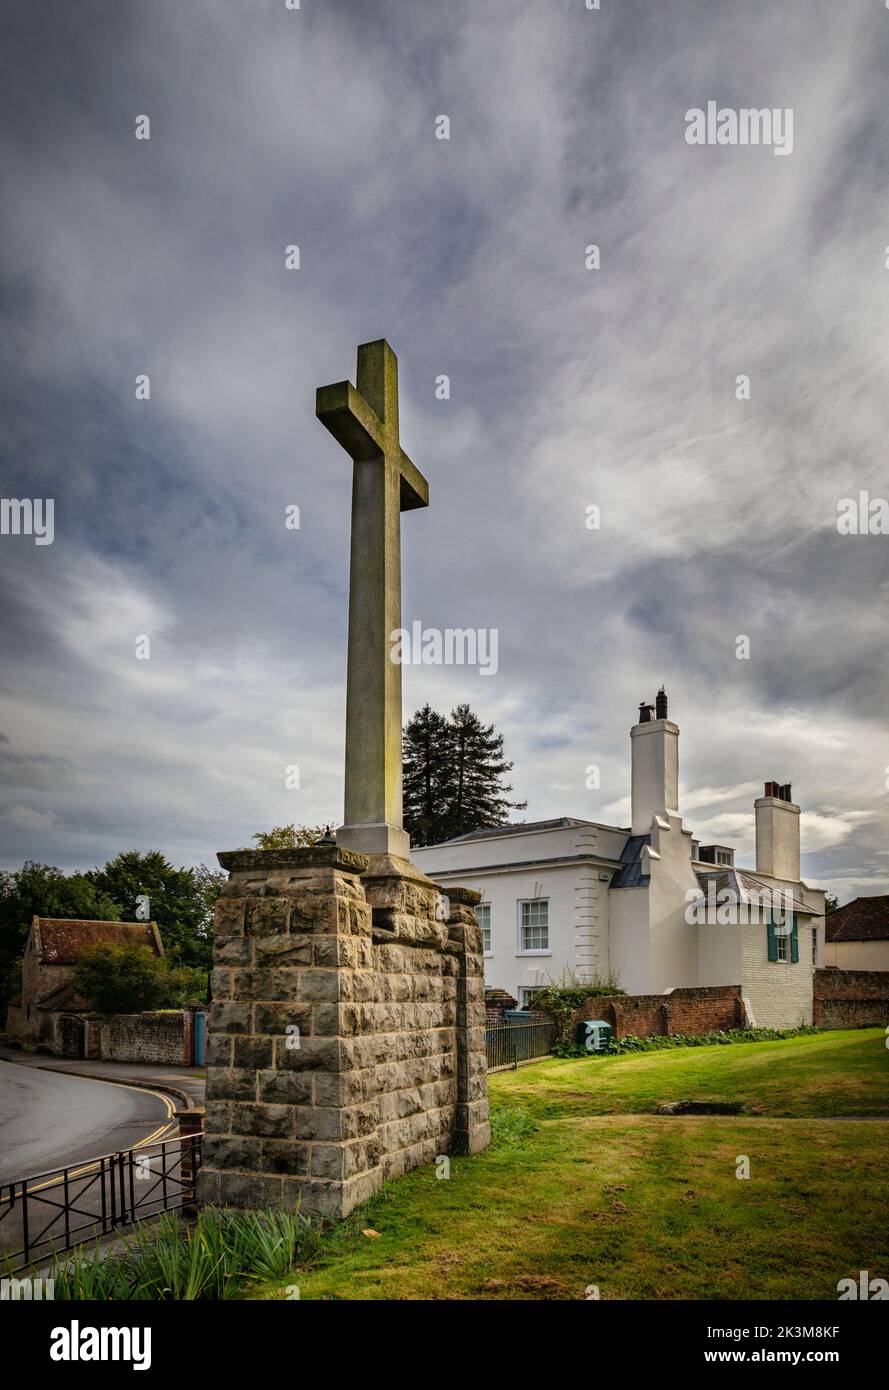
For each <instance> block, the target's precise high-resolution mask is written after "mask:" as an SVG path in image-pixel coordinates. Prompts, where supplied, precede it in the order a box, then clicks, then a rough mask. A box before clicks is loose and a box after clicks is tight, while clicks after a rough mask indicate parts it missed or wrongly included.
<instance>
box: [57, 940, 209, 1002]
mask: <svg viewBox="0 0 889 1390" xmlns="http://www.w3.org/2000/svg"><path fill="white" fill-rule="evenodd" d="M73 982H74V986H75V988H76V989H77V991H78V993H80V994H82V995H84V996H85V998H87V999H89V1001H90V1003H91V1004H92V1006H93V1008H94V1009H96V1010H97V1011H98V1012H99V1013H101V1014H136V1013H141V1011H142V1010H143V1009H175V1008H181V1006H182V1005H183V1004H184V1003H185V1001H186V1000H187V999H191V998H195V997H196V996H199V995H201V994H202V993H203V988H204V985H205V983H206V976H205V975H204V974H203V973H202V972H200V971H198V970H192V969H188V968H187V967H185V966H182V965H177V964H171V963H170V962H169V961H168V960H166V959H165V958H164V957H163V956H156V955H155V954H154V952H153V951H152V950H151V949H150V947H148V946H131V945H129V944H121V945H119V946H118V945H114V944H111V943H107V942H101V943H98V944H97V945H95V946H91V947H90V948H89V949H88V950H86V951H84V953H83V956H82V957H81V959H80V960H79V961H78V962H77V964H76V966H75V967H74V972H73Z"/></svg>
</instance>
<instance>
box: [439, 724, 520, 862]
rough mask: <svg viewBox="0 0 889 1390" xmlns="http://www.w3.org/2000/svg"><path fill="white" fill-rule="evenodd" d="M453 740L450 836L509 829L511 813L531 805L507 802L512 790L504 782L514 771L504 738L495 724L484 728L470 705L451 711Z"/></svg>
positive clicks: (484, 725) (485, 725)
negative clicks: (495, 730) (504, 748)
mask: <svg viewBox="0 0 889 1390" xmlns="http://www.w3.org/2000/svg"><path fill="white" fill-rule="evenodd" d="M451 740H452V745H453V753H452V756H453V759H454V782H455V787H454V797H453V801H452V803H451V807H450V812H449V820H450V834H451V836H452V837H453V836H454V835H465V834H467V833H468V832H469V831H470V830H485V829H488V828H490V827H493V826H496V825H505V824H506V821H507V820H508V818H509V812H510V811H524V809H525V807H526V806H527V805H528V803H527V801H507V799H506V793H507V792H511V791H512V787H511V786H504V785H503V784H502V779H503V777H504V776H505V775H506V773H507V772H511V771H512V766H513V765H512V763H510V762H507V761H506V760H505V758H504V757H503V735H502V734H497V733H495V732H494V725H493V724H483V723H482V721H481V720H480V719H479V717H478V715H477V714H473V712H472V710H471V709H470V708H469V706H468V705H458V706H457V708H456V709H455V710H452V711H451Z"/></svg>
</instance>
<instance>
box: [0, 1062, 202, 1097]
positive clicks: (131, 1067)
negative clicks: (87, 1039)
mask: <svg viewBox="0 0 889 1390" xmlns="http://www.w3.org/2000/svg"><path fill="white" fill-rule="evenodd" d="M0 1061H5V1062H14V1063H16V1065H18V1066H23V1067H36V1068H37V1069H38V1070H39V1071H54V1072H67V1073H68V1074H69V1075H70V1076H82V1077H94V1078H95V1079H96V1080H98V1081H114V1082H116V1083H117V1084H118V1085H123V1086H136V1087H139V1088H140V1089H142V1090H149V1091H166V1092H167V1094H169V1095H171V1096H173V1097H174V1099H175V1100H176V1101H177V1102H178V1103H179V1106H180V1107H181V1108H182V1109H184V1110H190V1109H191V1108H192V1107H194V1106H199V1105H203V1104H204V1092H205V1089H206V1072H205V1071H203V1070H202V1069H201V1068H200V1067H175V1066H158V1065H154V1064H151V1063H148V1062H95V1061H87V1060H85V1059H84V1058H77V1059H76V1060H73V1059H71V1058H68V1057H50V1056H48V1055H47V1054H46V1053H45V1052H21V1051H19V1050H18V1048H14V1047H0Z"/></svg>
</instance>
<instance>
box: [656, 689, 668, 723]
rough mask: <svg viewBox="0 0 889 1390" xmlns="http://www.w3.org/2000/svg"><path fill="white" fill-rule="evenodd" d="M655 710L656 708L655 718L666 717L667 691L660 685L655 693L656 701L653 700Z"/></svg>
mask: <svg viewBox="0 0 889 1390" xmlns="http://www.w3.org/2000/svg"><path fill="white" fill-rule="evenodd" d="M655 710H656V714H657V718H658V719H666V717H667V692H666V691H665V690H664V687H663V686H661V688H660V690H659V691H658V693H657V699H656V701H655Z"/></svg>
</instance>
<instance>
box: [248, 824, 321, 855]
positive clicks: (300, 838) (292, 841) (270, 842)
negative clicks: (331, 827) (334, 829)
mask: <svg viewBox="0 0 889 1390" xmlns="http://www.w3.org/2000/svg"><path fill="white" fill-rule="evenodd" d="M324 830H325V827H324V826H323V825H276V826H274V827H273V829H271V830H259V831H257V833H256V834H255V835H254V836H253V838H254V840H255V841H256V847H257V849H301V848H306V847H307V846H309V845H314V844H315V843H316V842H317V841H318V840H320V839H321V837H322V835H323V834H324Z"/></svg>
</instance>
